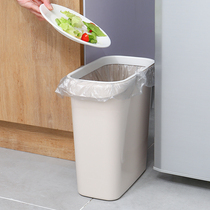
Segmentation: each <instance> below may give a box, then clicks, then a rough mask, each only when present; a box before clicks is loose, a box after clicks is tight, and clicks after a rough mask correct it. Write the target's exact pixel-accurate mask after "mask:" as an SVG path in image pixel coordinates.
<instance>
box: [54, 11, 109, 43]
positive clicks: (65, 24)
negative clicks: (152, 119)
mask: <svg viewBox="0 0 210 210" xmlns="http://www.w3.org/2000/svg"><path fill="white" fill-rule="evenodd" d="M61 13H62V14H64V15H66V16H67V17H68V19H66V18H64V17H61V18H56V19H55V22H56V23H57V24H58V26H60V27H61V28H62V29H63V30H64V31H65V32H67V33H69V34H70V35H72V36H74V37H77V38H79V39H82V37H83V35H84V34H86V36H87V38H88V40H87V42H90V43H94V44H95V43H97V36H106V35H105V34H104V33H103V32H102V31H101V30H100V28H99V27H98V26H96V25H94V24H93V23H87V22H84V21H82V19H81V18H80V17H78V16H76V15H74V14H72V13H71V12H69V11H64V12H62V11H61ZM84 25H85V26H86V27H87V33H88V34H87V33H86V32H84V31H83V29H82V27H83V26H84Z"/></svg>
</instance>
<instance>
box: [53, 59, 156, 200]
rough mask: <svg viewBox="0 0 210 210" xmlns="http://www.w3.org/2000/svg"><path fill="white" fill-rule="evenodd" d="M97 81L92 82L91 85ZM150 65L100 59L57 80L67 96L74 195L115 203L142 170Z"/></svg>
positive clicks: (149, 62) (150, 62) (141, 61)
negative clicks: (76, 190)
mask: <svg viewBox="0 0 210 210" xmlns="http://www.w3.org/2000/svg"><path fill="white" fill-rule="evenodd" d="M96 80H97V81H96ZM153 80H154V60H152V59H147V58H137V57H128V56H107V57H103V58H100V59H98V60H96V61H94V62H92V63H90V64H88V65H86V66H83V67H81V68H79V69H77V70H76V71H74V72H72V73H70V74H68V75H67V76H66V77H65V78H63V79H62V80H61V82H60V85H59V86H58V88H57V90H56V92H57V93H59V94H61V95H67V96H70V97H71V102H72V117H73V131H74V143H75V159H76V173H77V185H78V192H79V193H80V194H81V195H83V196H87V197H92V198H98V199H103V200H116V199H118V198H120V197H121V196H122V195H123V194H124V193H125V192H126V191H127V190H128V189H129V188H130V187H131V185H132V184H133V183H134V182H135V181H136V180H137V179H138V178H139V177H140V176H141V174H142V173H143V172H144V171H145V169H146V160H147V137H148V124H149V111H150V91H151V86H152V85H153Z"/></svg>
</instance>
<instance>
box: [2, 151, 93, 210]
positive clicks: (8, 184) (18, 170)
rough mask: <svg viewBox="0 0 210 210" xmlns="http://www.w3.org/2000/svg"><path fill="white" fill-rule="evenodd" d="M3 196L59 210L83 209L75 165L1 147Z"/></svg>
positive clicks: (85, 200)
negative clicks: (78, 191)
mask: <svg viewBox="0 0 210 210" xmlns="http://www.w3.org/2000/svg"><path fill="white" fill-rule="evenodd" d="M0 189H1V190H0V197H1V196H2V197H7V198H13V199H16V200H21V201H23V202H28V203H33V204H36V205H40V206H46V207H49V208H52V209H56V210H69V209H73V210H74V209H75V210H77V209H80V208H81V207H82V206H84V205H85V204H86V203H87V202H88V201H89V200H90V199H89V198H85V197H82V196H80V195H79V194H78V193H77V183H76V169H75V162H73V161H67V160H62V159H57V158H51V157H45V156H41V155H35V154H30V153H25V152H19V151H14V150H9V149H4V148H0Z"/></svg>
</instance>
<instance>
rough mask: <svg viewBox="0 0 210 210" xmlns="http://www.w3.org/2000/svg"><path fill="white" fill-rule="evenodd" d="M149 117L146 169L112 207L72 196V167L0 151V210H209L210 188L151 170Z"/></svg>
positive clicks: (49, 160)
mask: <svg viewBox="0 0 210 210" xmlns="http://www.w3.org/2000/svg"><path fill="white" fill-rule="evenodd" d="M153 130H154V129H153V117H152V118H151V126H150V132H149V134H150V135H149V149H148V165H147V170H146V172H145V173H144V174H143V175H142V176H141V177H140V178H139V179H138V181H137V182H136V183H135V184H134V185H133V186H132V187H131V188H130V189H129V190H128V191H127V192H126V193H125V194H124V195H123V196H122V197H121V198H120V199H119V200H116V201H102V200H96V199H91V198H87V197H83V196H81V195H79V194H78V193H77V185H76V170H75V163H74V162H71V161H67V160H62V159H56V158H50V157H45V156H41V155H35V154H30V153H25V152H19V151H13V150H9V149H4V148H0V210H80V209H81V210H98V209H100V210H115V209H116V210H117V209H120V210H198V209H199V210H208V209H210V183H209V182H204V181H199V180H194V179H188V178H183V177H178V176H172V175H167V174H161V173H159V172H157V171H154V170H153V159H154V156H153V152H154V145H153Z"/></svg>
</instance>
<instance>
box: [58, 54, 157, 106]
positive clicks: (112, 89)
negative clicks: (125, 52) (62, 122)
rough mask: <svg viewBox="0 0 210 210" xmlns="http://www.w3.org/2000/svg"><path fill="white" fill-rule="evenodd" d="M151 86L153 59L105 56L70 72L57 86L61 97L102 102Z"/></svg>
mask: <svg viewBox="0 0 210 210" xmlns="http://www.w3.org/2000/svg"><path fill="white" fill-rule="evenodd" d="M143 86H147V87H152V86H154V60H152V59H147V58H139V57H129V56H106V57H103V58H100V59H98V60H96V61H93V62H92V63H90V64H87V65H85V66H82V67H80V68H79V69H77V70H75V71H73V72H71V73H70V74H68V75H67V76H65V77H64V78H63V79H61V81H60V84H59V85H58V87H57V89H56V91H55V92H56V93H57V94H59V95H61V96H69V97H75V98H79V99H82V100H95V101H102V102H105V101H107V100H110V99H112V98H115V99H126V98H129V97H132V96H134V95H137V94H141V93H142V89H143Z"/></svg>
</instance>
